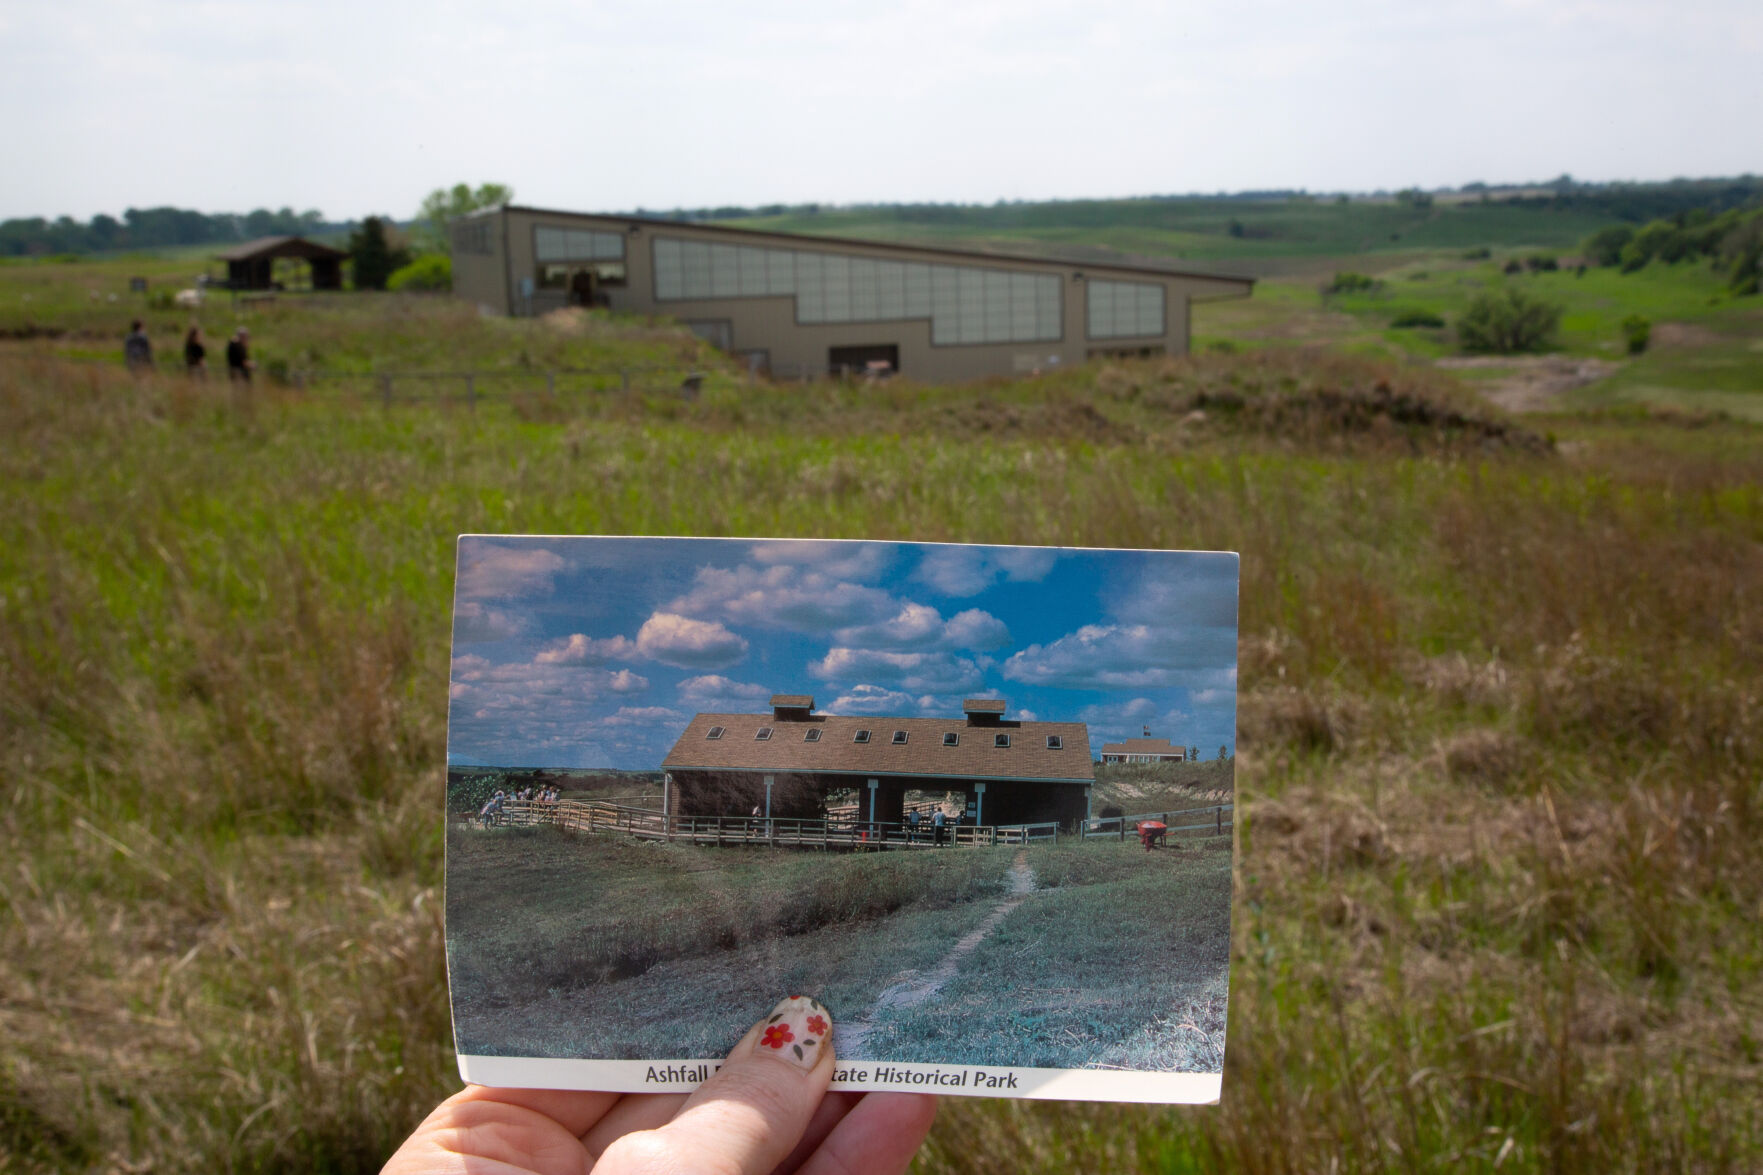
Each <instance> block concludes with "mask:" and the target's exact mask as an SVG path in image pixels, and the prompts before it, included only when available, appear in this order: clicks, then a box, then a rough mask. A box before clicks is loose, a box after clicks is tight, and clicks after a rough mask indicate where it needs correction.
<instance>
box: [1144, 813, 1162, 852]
mask: <svg viewBox="0 0 1763 1175" xmlns="http://www.w3.org/2000/svg"><path fill="white" fill-rule="evenodd" d="M1168 833H1169V825H1167V824H1165V823H1163V821H1161V820H1141V821H1139V840H1141V841H1143V842H1144V845H1145V851H1146V852H1147V853H1148V852H1150V851H1151V850H1152V849H1153V848H1154V847H1156V845H1157V843H1158V842H1159V841H1161V840H1162V839H1163V838H1164V837H1165V836H1166V835H1168Z"/></svg>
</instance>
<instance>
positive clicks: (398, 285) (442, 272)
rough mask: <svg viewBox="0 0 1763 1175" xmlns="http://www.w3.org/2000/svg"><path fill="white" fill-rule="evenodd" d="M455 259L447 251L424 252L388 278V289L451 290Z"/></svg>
mask: <svg viewBox="0 0 1763 1175" xmlns="http://www.w3.org/2000/svg"><path fill="white" fill-rule="evenodd" d="M452 288H453V259H452V258H451V257H449V256H447V255H446V254H445V253H424V254H423V255H422V256H421V257H418V258H417V259H416V260H415V261H412V262H411V263H410V264H409V265H406V266H403V267H401V268H400V269H398V270H397V271H396V272H394V273H393V274H392V276H391V277H390V278H388V279H387V280H386V289H388V290H450V289H452Z"/></svg>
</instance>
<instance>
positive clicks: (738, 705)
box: [676, 673, 777, 713]
mask: <svg viewBox="0 0 1763 1175" xmlns="http://www.w3.org/2000/svg"><path fill="white" fill-rule="evenodd" d="M676 692H677V693H678V694H679V700H680V701H681V702H682V703H684V704H685V705H688V706H691V707H692V708H694V709H696V710H700V711H708V712H712V713H738V712H740V711H743V710H757V709H763V708H764V707H765V705H766V703H767V702H768V701H769V699H770V698H771V695H772V694H774V693H776V692H777V691H776V690H774V689H772V688H771V687H770V686H768V685H764V684H762V683H760V682H756V681H733V680H731V679H729V678H727V677H724V676H723V675H722V674H720V673H701V674H699V675H698V676H697V677H688V678H686V679H685V680H684V681H682V682H680V683H679V685H678V686H677V687H676Z"/></svg>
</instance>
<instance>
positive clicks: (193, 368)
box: [184, 323, 208, 379]
mask: <svg viewBox="0 0 1763 1175" xmlns="http://www.w3.org/2000/svg"><path fill="white" fill-rule="evenodd" d="M184 370H185V371H187V372H189V374H190V378H191V379H207V378H208V348H207V347H205V346H203V345H202V328H201V327H199V326H197V325H196V324H195V323H191V324H190V333H189V334H187V335H185V336H184Z"/></svg>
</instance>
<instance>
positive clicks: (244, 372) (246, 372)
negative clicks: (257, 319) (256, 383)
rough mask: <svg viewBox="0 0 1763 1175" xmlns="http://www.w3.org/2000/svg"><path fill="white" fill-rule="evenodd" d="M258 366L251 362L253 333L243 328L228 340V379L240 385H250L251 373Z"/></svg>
mask: <svg viewBox="0 0 1763 1175" xmlns="http://www.w3.org/2000/svg"><path fill="white" fill-rule="evenodd" d="M256 366H257V364H255V363H253V362H251V332H250V331H248V330H246V329H245V328H244V327H242V326H241V327H240V328H239V329H238V330H236V331H234V332H233V337H232V338H231V339H228V340H227V345H226V377H227V378H228V379H230V380H236V381H238V382H240V383H250V382H251V372H252V370H253V369H254V368H256Z"/></svg>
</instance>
